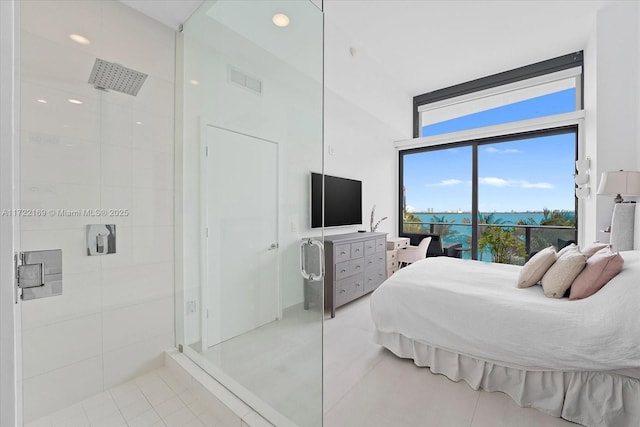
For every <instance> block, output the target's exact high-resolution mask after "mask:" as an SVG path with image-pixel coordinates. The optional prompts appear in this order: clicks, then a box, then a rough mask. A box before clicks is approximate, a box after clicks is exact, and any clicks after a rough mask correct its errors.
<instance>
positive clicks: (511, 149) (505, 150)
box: [484, 147, 523, 154]
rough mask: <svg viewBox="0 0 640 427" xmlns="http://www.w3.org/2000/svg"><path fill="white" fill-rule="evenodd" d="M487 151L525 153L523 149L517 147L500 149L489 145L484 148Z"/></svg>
mask: <svg viewBox="0 0 640 427" xmlns="http://www.w3.org/2000/svg"><path fill="white" fill-rule="evenodd" d="M484 151H485V152H487V153H499V154H511V153H523V151H522V150H516V149H515V148H505V149H504V150H500V149H498V148H495V147H487V148H485V150H484Z"/></svg>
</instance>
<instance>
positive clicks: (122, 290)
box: [102, 257, 173, 318]
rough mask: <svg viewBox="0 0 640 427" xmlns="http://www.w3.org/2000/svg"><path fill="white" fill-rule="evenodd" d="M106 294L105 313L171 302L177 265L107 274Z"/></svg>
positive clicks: (103, 287)
mask: <svg viewBox="0 0 640 427" xmlns="http://www.w3.org/2000/svg"><path fill="white" fill-rule="evenodd" d="M103 258H104V259H106V257H103ZM102 290H103V297H102V310H103V311H108V310H115V309H117V308H121V307H126V306H131V305H135V304H141V303H143V302H145V301H150V300H156V299H161V298H169V297H171V296H172V295H173V263H170V262H169V263H162V264H147V265H135V266H132V267H129V268H115V269H113V270H105V271H104V272H103V274H102ZM165 316H168V314H166V313H165V314H163V318H164V317H165Z"/></svg>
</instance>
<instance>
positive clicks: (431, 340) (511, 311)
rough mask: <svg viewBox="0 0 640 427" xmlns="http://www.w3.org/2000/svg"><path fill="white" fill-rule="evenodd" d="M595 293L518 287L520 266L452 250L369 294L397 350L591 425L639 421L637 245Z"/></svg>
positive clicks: (387, 342)
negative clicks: (565, 294)
mask: <svg viewBox="0 0 640 427" xmlns="http://www.w3.org/2000/svg"><path fill="white" fill-rule="evenodd" d="M621 255H622V257H623V258H624V267H623V269H622V271H621V272H620V274H618V275H617V276H616V277H614V278H613V279H612V280H611V281H610V282H609V283H608V284H607V285H606V286H605V287H604V288H602V289H601V290H600V291H599V292H597V293H596V294H595V295H592V296H591V297H589V298H586V299H583V300H577V301H569V300H568V299H566V298H563V299H555V298H547V297H545V296H544V294H543V291H542V288H541V287H540V286H533V287H530V288H526V289H519V288H517V287H516V283H517V278H518V274H519V271H520V269H521V267H519V266H512V265H504V264H490V263H483V262H479V261H469V260H460V259H453V258H447V257H437V258H427V259H425V260H422V261H419V262H416V263H414V264H412V265H410V266H408V267H406V268H403V269H401V270H400V271H398V272H397V273H395V274H394V275H393V276H391V278H390V279H389V280H387V281H386V282H385V283H383V284H382V285H381V286H380V287H379V288H378V289H377V290H376V291H375V292H374V293H373V294H372V296H371V312H372V316H373V320H374V323H375V326H376V334H375V339H376V341H377V343H378V344H380V345H383V346H384V347H386V348H388V349H389V350H390V351H392V352H393V353H395V354H396V355H397V356H399V357H403V358H411V359H413V360H414V363H415V364H416V365H418V366H428V367H429V368H430V369H431V371H432V372H434V373H438V374H444V375H446V376H447V377H448V378H450V379H452V380H454V381H459V380H465V381H466V382H467V383H468V384H469V385H470V386H471V387H472V388H474V389H478V388H482V389H484V390H487V391H502V392H504V393H506V394H508V395H509V396H511V398H512V399H513V400H514V401H515V402H516V403H518V404H519V405H520V406H524V407H533V408H536V409H538V410H541V411H543V412H545V413H548V414H550V415H552V416H556V417H562V418H565V419H567V420H569V421H573V422H576V423H579V424H582V425H585V426H590V427H591V426H594V427H595V426H616V427H617V426H640V315H639V314H638V312H639V311H640V310H638V307H639V305H640V283H638V282H640V279H639V278H640V251H627V252H621Z"/></svg>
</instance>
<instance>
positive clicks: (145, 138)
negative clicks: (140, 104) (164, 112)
mask: <svg viewBox="0 0 640 427" xmlns="http://www.w3.org/2000/svg"><path fill="white" fill-rule="evenodd" d="M133 122H134V123H135V126H134V127H133V141H132V146H133V148H137V149H141V150H149V151H163V152H170V153H173V121H172V120H170V119H168V118H167V117H165V116H159V115H155V114H153V113H151V112H149V111H147V110H145V109H142V108H135V109H134V111H133ZM138 123H139V124H138Z"/></svg>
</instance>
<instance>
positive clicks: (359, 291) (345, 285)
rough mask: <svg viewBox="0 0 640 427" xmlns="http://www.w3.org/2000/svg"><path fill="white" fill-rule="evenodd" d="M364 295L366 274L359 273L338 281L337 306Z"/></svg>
mask: <svg viewBox="0 0 640 427" xmlns="http://www.w3.org/2000/svg"><path fill="white" fill-rule="evenodd" d="M362 295H364V274H358V275H355V276H352V277H348V278H346V279H343V280H340V281H337V282H336V300H335V303H336V306H339V305H342V304H346V303H348V302H349V301H351V300H353V299H356V298H358V297H359V296H362Z"/></svg>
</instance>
